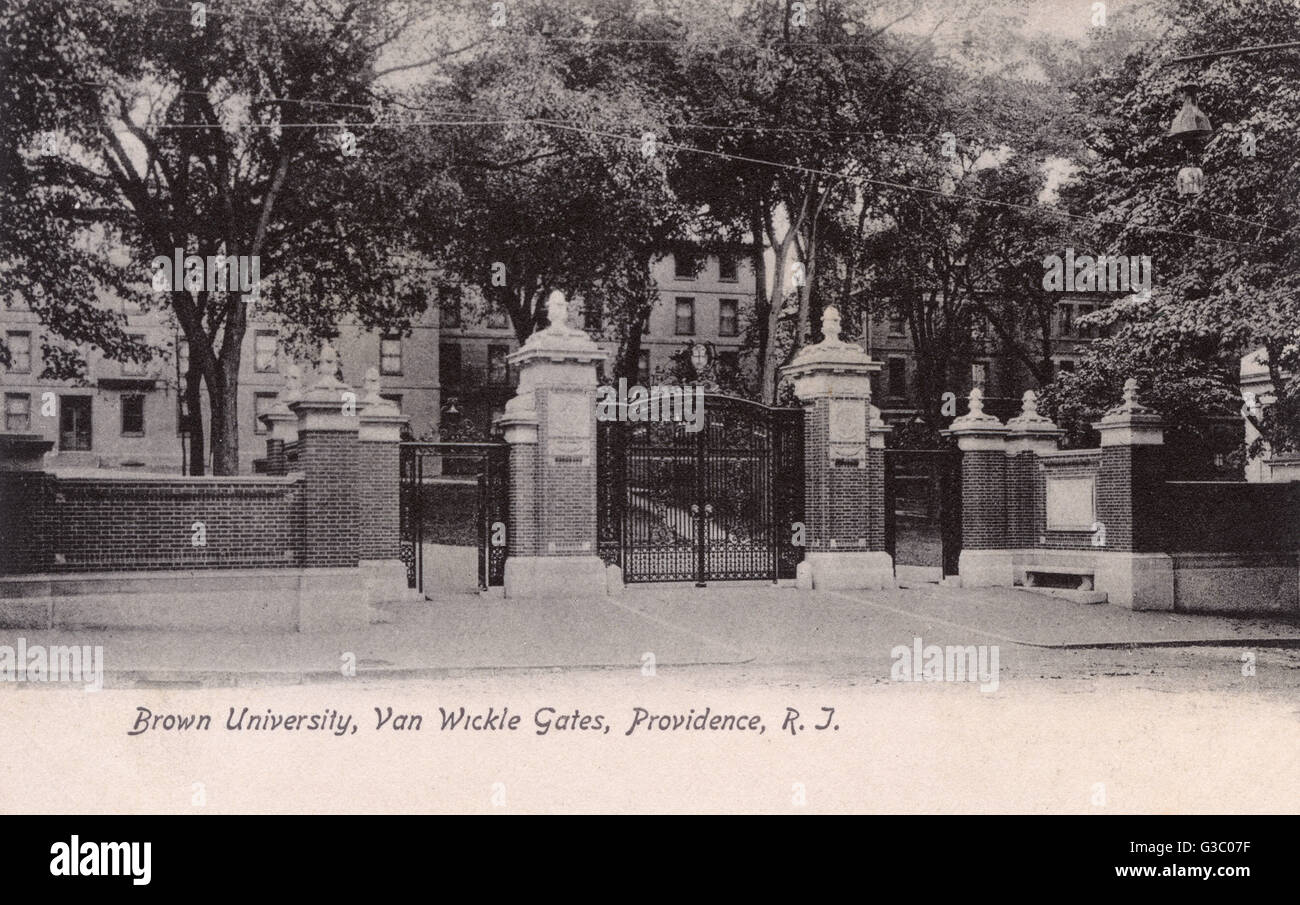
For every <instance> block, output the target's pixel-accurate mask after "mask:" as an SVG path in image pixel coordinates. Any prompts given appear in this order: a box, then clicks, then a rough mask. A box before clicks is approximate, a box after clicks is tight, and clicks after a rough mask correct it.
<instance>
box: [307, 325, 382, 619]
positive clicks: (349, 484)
mask: <svg viewBox="0 0 1300 905" xmlns="http://www.w3.org/2000/svg"><path fill="white" fill-rule="evenodd" d="M337 368H338V353H337V352H335V351H334V349H333V347H331V346H329V345H324V346H322V347H321V351H320V364H319V365H318V366H317V368H316V381H315V382H314V383H313V384H312V386H311V387H310V389H308V390H307V391H306V392H305V393H303V395H302V398H300V399H297V400H295V401H294V402H291V403H289V409H290V411H292V412H293V413H294V414H295V415H297V417H298V444H299V446H298V465H297V470H299V471H301V472H303V482H302V492H301V497H300V501H301V502H300V505H301V506H302V522H301V525H302V532H303V538H302V551H303V554H302V565H303V566H304V567H305V569H304V573H303V575H302V579H301V581H302V583H301V585H300V601H301V603H300V612H299V616H298V628H299V631H313V630H319V629H328V628H341V627H351V626H356V625H365V624H367V623H368V622H369V621H370V608H369V606H368V601H367V600H366V599H365V597H364V596H359V595H358V594H357V593H356V589H355V587H354V586H353V587H350V586H349V585H350V584H351V582H353V581H355V580H356V579H355V576H356V571H355V570H356V568H357V565H358V564H359V561H360V556H359V555H358V553H359V550H358V538H359V531H358V526H357V515H358V499H359V495H358V493H359V492H358V488H357V456H358V446H359V443H358V440H357V438H358V434H359V431H360V427H359V425H358V419H357V410H356V407H357V398H356V393H355V392H354V391H353V389H352V387H350V386H348V385H347V384H346V383H344V382H343V381H341V380H339V379H338V378H337V377H336V376H335V371H336V370H337ZM344 568H346V569H347V570H348V571H341V570H342V569H344Z"/></svg>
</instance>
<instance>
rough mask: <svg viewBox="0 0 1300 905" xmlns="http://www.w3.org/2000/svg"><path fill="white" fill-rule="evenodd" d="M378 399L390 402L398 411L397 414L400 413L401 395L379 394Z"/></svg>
mask: <svg viewBox="0 0 1300 905" xmlns="http://www.w3.org/2000/svg"><path fill="white" fill-rule="evenodd" d="M379 398H380V399H387V400H388V401H389V402H391V403H392V404H393V405H395V406H397V411H398V413H399V414H400V413H401V411H402V394H401V393H380V394H379Z"/></svg>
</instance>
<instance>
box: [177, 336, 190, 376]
mask: <svg viewBox="0 0 1300 905" xmlns="http://www.w3.org/2000/svg"><path fill="white" fill-rule="evenodd" d="M189 372H190V344H189V341H188V340H184V339H181V340H177V342H176V373H177V374H179V375H180V376H181V379H182V380H184V379H185V375H186V374H188V373H189Z"/></svg>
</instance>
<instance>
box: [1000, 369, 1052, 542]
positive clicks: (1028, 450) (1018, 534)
mask: <svg viewBox="0 0 1300 905" xmlns="http://www.w3.org/2000/svg"><path fill="white" fill-rule="evenodd" d="M1064 434H1065V431H1063V430H1061V429H1060V428H1059V427H1057V426H1056V425H1055V424H1053V423H1052V421H1051V419H1050V418H1047V417H1045V416H1043V415H1040V414H1039V413H1038V394H1037V393H1035V392H1034V391H1033V390H1025V392H1024V395H1023V396H1021V407H1020V414H1019V415H1017V416H1016V417H1014V418H1012V419H1011V420H1010V421H1008V422H1007V449H1006V455H1007V470H1006V498H1007V531H1006V542H1005V543H1004V544H1003V546H1004V547H1008V548H1011V549H1015V550H1024V549H1027V548H1030V547H1033V546H1035V545H1036V544H1037V542H1038V538H1037V535H1036V534H1035V531H1034V525H1035V522H1034V518H1035V515H1034V476H1035V472H1036V470H1037V468H1038V457H1039V456H1041V455H1043V454H1044V453H1050V452H1054V451H1055V450H1056V441H1057V439H1058V438H1060V437H1061V436H1063V435H1064Z"/></svg>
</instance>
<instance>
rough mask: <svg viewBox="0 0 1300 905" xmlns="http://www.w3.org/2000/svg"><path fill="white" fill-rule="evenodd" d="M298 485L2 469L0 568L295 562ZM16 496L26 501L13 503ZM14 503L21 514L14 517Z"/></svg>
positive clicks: (71, 569) (274, 481)
mask: <svg viewBox="0 0 1300 905" xmlns="http://www.w3.org/2000/svg"><path fill="white" fill-rule="evenodd" d="M301 491H302V483H301V482H300V481H293V480H290V479H286V478H279V479H276V478H262V479H249V478H234V479H230V478H188V479H187V478H163V477H160V478H157V479H150V480H144V479H137V478H113V477H102V478H101V477H86V478H82V477H56V476H55V475H50V474H43V473H31V472H26V473H6V474H5V475H3V478H2V479H0V495H2V496H3V498H4V503H5V512H6V518H5V520H4V521H5V528H4V529H3V533H0V548H2V549H0V571H3V572H4V573H6V574H15V573H23V572H90V571H95V572H97V571H137V570H149V569H236V568H252V567H290V566H297V565H300V564H301V559H302V555H303V550H302V531H301V528H300V520H301V496H302V494H301ZM17 502H21V503H23V504H24V508H23V509H13V508H11V504H12V503H17ZM10 512H15V513H17V514H18V517H17V518H16V519H14V520H11V519H10V518H9V517H8V514H9V513H10ZM23 513H26V514H25V515H24V514H23ZM196 523H198V524H199V525H201V526H202V529H201V530H198V529H196ZM11 526H12V527H11ZM198 540H202V541H204V543H203V544H202V545H196V541H198Z"/></svg>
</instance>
